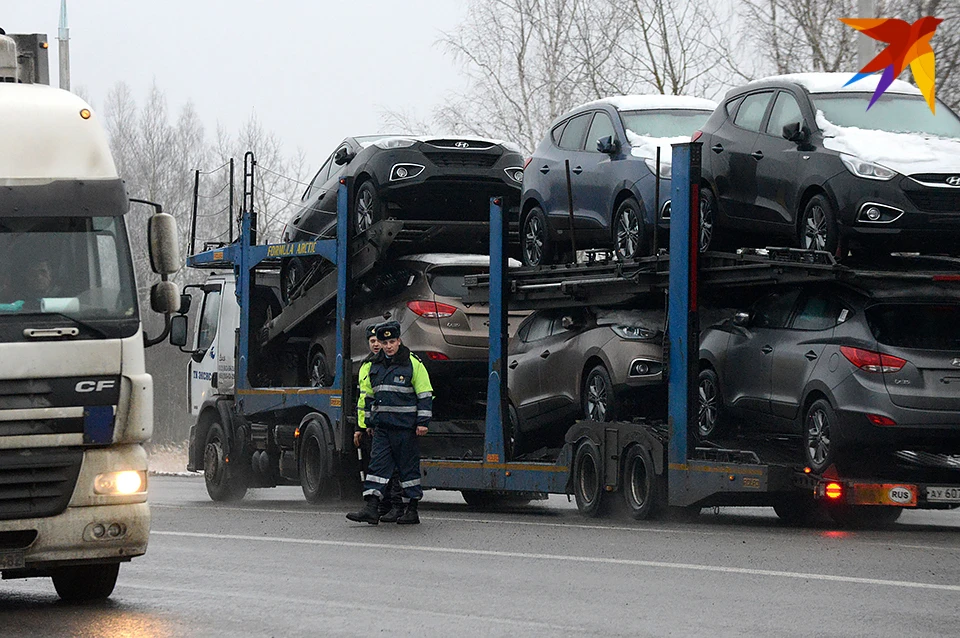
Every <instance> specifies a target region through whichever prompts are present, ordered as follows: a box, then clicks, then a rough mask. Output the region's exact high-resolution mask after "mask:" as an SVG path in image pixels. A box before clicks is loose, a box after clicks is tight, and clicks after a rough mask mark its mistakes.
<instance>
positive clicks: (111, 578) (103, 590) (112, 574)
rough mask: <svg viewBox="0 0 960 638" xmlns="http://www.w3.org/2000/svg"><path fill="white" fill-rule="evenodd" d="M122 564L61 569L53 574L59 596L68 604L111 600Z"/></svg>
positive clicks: (77, 566)
mask: <svg viewBox="0 0 960 638" xmlns="http://www.w3.org/2000/svg"><path fill="white" fill-rule="evenodd" d="M119 573H120V563H104V564H101V565H76V566H74V567H59V568H57V569H56V570H54V572H53V574H52V578H53V587H54V589H56V590H57V595H58V596H60V598H61V599H62V600H65V601H67V602H82V601H87V600H103V599H105V598H109V597H110V594H112V593H113V588H114V587H115V586H116V584H117V576H118V575H119Z"/></svg>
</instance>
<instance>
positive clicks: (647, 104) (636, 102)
mask: <svg viewBox="0 0 960 638" xmlns="http://www.w3.org/2000/svg"><path fill="white" fill-rule="evenodd" d="M601 104H610V105H612V106H613V107H615V108H616V109H617V110H618V111H649V110H653V109H693V110H697V111H712V110H714V109H715V108H717V103H716V102H714V101H713V100H707V99H704V98H702V97H690V96H688V95H613V96H611V97H605V98H603V99H600V100H594V101H592V102H587V103H586V104H581V105H580V106H578V107H577V108H578V109H579V108H584V107H589V106H599V105H601ZM571 110H574V109H571Z"/></svg>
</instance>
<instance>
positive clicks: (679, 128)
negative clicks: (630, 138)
mask: <svg viewBox="0 0 960 638" xmlns="http://www.w3.org/2000/svg"><path fill="white" fill-rule="evenodd" d="M710 114H711V111H695V110H692V109H663V110H658V111H621V112H620V119H621V120H623V128H625V129H627V130H628V131H633V132H634V133H636V134H637V135H642V136H644V137H683V136H690V135H693V132H694V131H696V130H697V129H699V128H700V127H701V126H703V125H704V124H705V123H706V121H707V118H709V117H710Z"/></svg>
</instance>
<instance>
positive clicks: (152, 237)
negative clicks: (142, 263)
mask: <svg viewBox="0 0 960 638" xmlns="http://www.w3.org/2000/svg"><path fill="white" fill-rule="evenodd" d="M147 242H148V245H149V247H150V267H151V268H152V269H153V272H155V273H157V274H158V275H172V274H173V273H175V272H177V271H178V270H180V266H181V265H182V264H181V263H180V239H179V236H178V234H177V220H176V219H174V217H173V215H168V214H167V213H156V214H154V215H151V217H150V221H149V223H148V224H147Z"/></svg>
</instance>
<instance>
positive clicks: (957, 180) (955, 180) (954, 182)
mask: <svg viewBox="0 0 960 638" xmlns="http://www.w3.org/2000/svg"><path fill="white" fill-rule="evenodd" d="M947 183H948V184H950V185H951V186H960V175H954V176H953V177H948V178H947Z"/></svg>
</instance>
